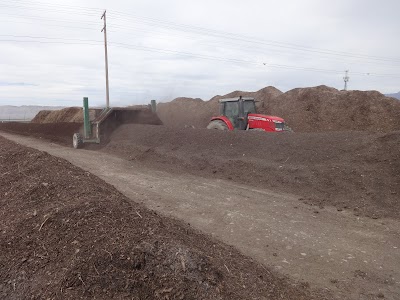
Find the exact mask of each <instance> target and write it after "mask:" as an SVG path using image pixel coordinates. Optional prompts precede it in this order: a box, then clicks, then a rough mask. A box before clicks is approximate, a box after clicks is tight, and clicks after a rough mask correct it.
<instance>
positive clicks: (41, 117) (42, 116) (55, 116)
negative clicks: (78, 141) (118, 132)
mask: <svg viewBox="0 0 400 300" xmlns="http://www.w3.org/2000/svg"><path fill="white" fill-rule="evenodd" d="M100 111H101V110H99V109H89V117H90V119H91V120H94V119H95V118H96V116H97V115H98V114H99V112H100ZM31 122H32V123H68V122H73V123H83V110H82V108H79V107H67V108H63V109H60V110H53V111H51V110H42V111H40V112H39V113H38V114H37V115H36V116H35V117H34V118H33V119H32V121H31Z"/></svg>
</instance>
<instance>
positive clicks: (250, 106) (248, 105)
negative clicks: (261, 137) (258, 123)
mask: <svg viewBox="0 0 400 300" xmlns="http://www.w3.org/2000/svg"><path fill="white" fill-rule="evenodd" d="M243 106H244V114H245V115H246V114H248V113H249V114H255V113H256V104H255V103H254V101H244V103H243Z"/></svg>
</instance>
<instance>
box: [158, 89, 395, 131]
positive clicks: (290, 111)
mask: <svg viewBox="0 0 400 300" xmlns="http://www.w3.org/2000/svg"><path fill="white" fill-rule="evenodd" d="M238 96H248V97H254V98H255V99H256V100H257V101H259V103H258V108H259V112H260V113H263V114H267V115H277V116H280V117H282V118H284V119H285V121H286V123H287V124H288V125H289V126H290V127H291V128H292V129H293V130H294V131H295V132H324V131H353V130H356V131H369V132H390V131H396V130H400V102H399V101H398V100H396V99H394V98H389V97H385V96H384V95H383V94H381V93H379V92H377V91H339V90H337V89H334V88H330V87H327V86H319V87H313V88H299V89H294V90H291V91H288V92H286V93H282V92H280V91H279V90H277V89H275V88H273V87H267V88H264V89H262V90H260V91H258V92H241V91H236V92H233V93H231V94H228V95H225V96H216V97H214V98H212V99H211V100H209V101H202V100H201V99H190V98H178V99H175V100H173V101H171V102H169V103H160V104H159V105H158V114H159V116H160V119H161V120H162V121H163V123H164V124H165V125H167V126H170V127H177V128H183V127H185V126H186V127H191V126H194V127H196V128H204V127H206V126H207V124H208V123H209V120H210V118H211V117H212V116H216V115H218V114H219V110H218V99H220V98H230V97H238Z"/></svg>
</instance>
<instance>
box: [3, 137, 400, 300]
mask: <svg viewBox="0 0 400 300" xmlns="http://www.w3.org/2000/svg"><path fill="white" fill-rule="evenodd" d="M0 134H1V135H2V136H4V137H6V138H8V139H10V140H13V141H16V142H18V143H20V144H22V145H26V146H29V147H32V148H36V149H39V150H41V151H46V152H48V153H50V154H51V155H54V156H58V157H61V158H64V159H66V160H68V161H70V162H71V163H73V164H74V165H76V166H78V167H80V168H82V169H84V170H87V171H89V172H91V173H93V174H94V175H96V176H99V177H100V178H102V179H103V180H105V181H106V182H108V183H110V184H112V185H114V186H115V187H116V188H117V189H118V190H120V191H121V192H122V193H124V194H125V195H126V196H127V197H133V198H135V197H136V196H137V195H140V196H141V198H142V199H145V200H144V204H145V205H146V206H148V207H149V208H151V209H154V210H156V211H159V212H161V213H163V214H166V215H170V216H174V217H176V218H178V219H182V220H184V221H186V222H188V223H190V224H191V225H192V226H193V227H195V228H198V229H200V230H202V231H204V232H206V233H209V234H212V235H213V236H215V237H217V238H218V239H220V240H222V241H224V242H226V243H228V244H231V245H233V246H235V247H237V248H238V249H240V250H241V251H242V252H243V253H244V254H246V255H249V256H251V257H253V258H255V259H256V260H257V261H259V262H261V263H264V264H266V265H270V266H274V267H275V268H276V269H277V270H279V271H280V272H282V273H284V274H287V275H289V276H290V277H292V278H295V279H299V280H304V281H307V282H309V283H310V284H311V285H312V286H315V287H317V288H329V289H332V290H333V291H334V292H335V294H336V295H337V297H338V298H346V299H380V298H385V299H393V300H395V299H399V298H400V222H398V221H395V220H390V219H380V220H372V219H369V218H363V217H356V216H354V215H351V214H348V213H343V212H338V211H337V210H335V209H330V208H326V209H319V210H316V209H315V208H313V207H310V206H307V205H305V204H303V203H302V202H301V201H299V197H297V196H295V195H289V194H282V193H274V192H272V191H269V190H264V189H255V188H251V187H248V186H245V185H238V184H234V183H232V182H229V181H224V180H209V179H205V178H200V177H197V176H192V175H187V174H182V175H180V176H176V175H174V176H171V175H170V174H169V173H167V172H161V171H155V170H152V169H146V168H144V167H140V168H139V167H138V165H137V164H135V163H134V162H128V161H127V160H124V159H121V158H117V157H115V156H112V155H110V154H105V153H101V152H94V151H76V150H74V149H70V148H65V147H62V146H58V145H54V144H50V143H48V142H43V141H39V140H35V139H33V138H27V137H21V136H13V135H9V134H5V133H0Z"/></svg>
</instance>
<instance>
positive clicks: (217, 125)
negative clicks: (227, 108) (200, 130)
mask: <svg viewBox="0 0 400 300" xmlns="http://www.w3.org/2000/svg"><path fill="white" fill-rule="evenodd" d="M207 129H217V130H229V128H228V125H226V123H225V122H224V121H221V120H213V121H211V122H210V124H208V126H207Z"/></svg>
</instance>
